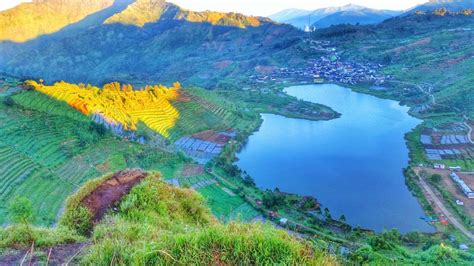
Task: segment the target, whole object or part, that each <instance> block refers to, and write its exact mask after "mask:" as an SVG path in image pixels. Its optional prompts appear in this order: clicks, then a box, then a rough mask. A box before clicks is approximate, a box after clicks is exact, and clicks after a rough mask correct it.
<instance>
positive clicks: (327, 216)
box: [324, 208, 332, 220]
mask: <svg viewBox="0 0 474 266" xmlns="http://www.w3.org/2000/svg"><path fill="white" fill-rule="evenodd" d="M324 217H326V219H327V220H331V219H332V217H331V213H330V212H329V209H328V208H324Z"/></svg>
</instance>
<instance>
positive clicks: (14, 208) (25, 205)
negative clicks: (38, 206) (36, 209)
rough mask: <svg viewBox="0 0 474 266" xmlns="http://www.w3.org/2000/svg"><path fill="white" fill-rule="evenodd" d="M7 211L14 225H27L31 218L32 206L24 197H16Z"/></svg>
mask: <svg viewBox="0 0 474 266" xmlns="http://www.w3.org/2000/svg"><path fill="white" fill-rule="evenodd" d="M8 210H9V213H10V216H11V219H12V220H13V221H14V222H16V223H22V224H29V223H30V222H31V220H32V218H33V205H32V204H31V201H30V200H29V199H27V198H25V197H16V198H15V199H14V200H13V201H12V202H11V204H10V206H9V209H8Z"/></svg>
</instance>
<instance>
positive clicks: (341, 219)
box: [339, 214, 346, 223]
mask: <svg viewBox="0 0 474 266" xmlns="http://www.w3.org/2000/svg"><path fill="white" fill-rule="evenodd" d="M339 221H341V222H343V223H345V222H346V216H345V215H344V214H342V215H341V217H339Z"/></svg>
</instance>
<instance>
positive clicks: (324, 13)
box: [270, 4, 401, 29]
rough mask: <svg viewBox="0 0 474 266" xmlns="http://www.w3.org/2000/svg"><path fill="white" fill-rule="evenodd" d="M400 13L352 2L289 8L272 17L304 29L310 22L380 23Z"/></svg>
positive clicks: (323, 23) (329, 23) (320, 24)
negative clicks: (337, 5)
mask: <svg viewBox="0 0 474 266" xmlns="http://www.w3.org/2000/svg"><path fill="white" fill-rule="evenodd" d="M400 13H401V12H399V11H391V10H376V9H370V8H366V7H363V6H358V5H352V4H351V5H345V6H341V7H329V8H321V9H316V10H313V11H309V10H299V9H287V10H284V11H281V12H278V13H276V14H274V15H271V16H270V18H271V19H273V20H274V21H277V22H280V23H287V24H291V25H293V26H295V27H297V28H300V29H302V28H304V27H305V26H306V25H309V24H315V25H316V26H317V27H327V26H330V25H332V24H357V23H360V24H371V23H379V22H382V21H383V20H385V19H387V18H390V17H393V16H397V15H399V14H400Z"/></svg>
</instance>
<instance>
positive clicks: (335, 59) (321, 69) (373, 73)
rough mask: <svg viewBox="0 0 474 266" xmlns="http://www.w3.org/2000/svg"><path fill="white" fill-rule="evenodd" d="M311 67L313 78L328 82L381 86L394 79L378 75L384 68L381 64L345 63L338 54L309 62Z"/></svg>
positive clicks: (310, 71) (309, 70) (310, 72)
mask: <svg viewBox="0 0 474 266" xmlns="http://www.w3.org/2000/svg"><path fill="white" fill-rule="evenodd" d="M309 65H310V66H309V69H308V72H309V74H310V75H311V76H312V77H316V78H318V77H319V78H322V79H324V80H325V81H328V82H336V83H343V84H351V85H354V84H357V83H360V82H372V83H374V84H376V85H380V84H383V83H384V82H385V81H386V80H388V79H391V78H392V77H391V76H385V75H381V74H378V73H377V72H378V70H379V69H380V68H381V67H382V65H380V64H374V63H353V62H348V61H343V60H342V59H341V58H340V57H339V56H338V55H337V54H332V55H329V56H322V57H321V58H320V59H313V60H309Z"/></svg>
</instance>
